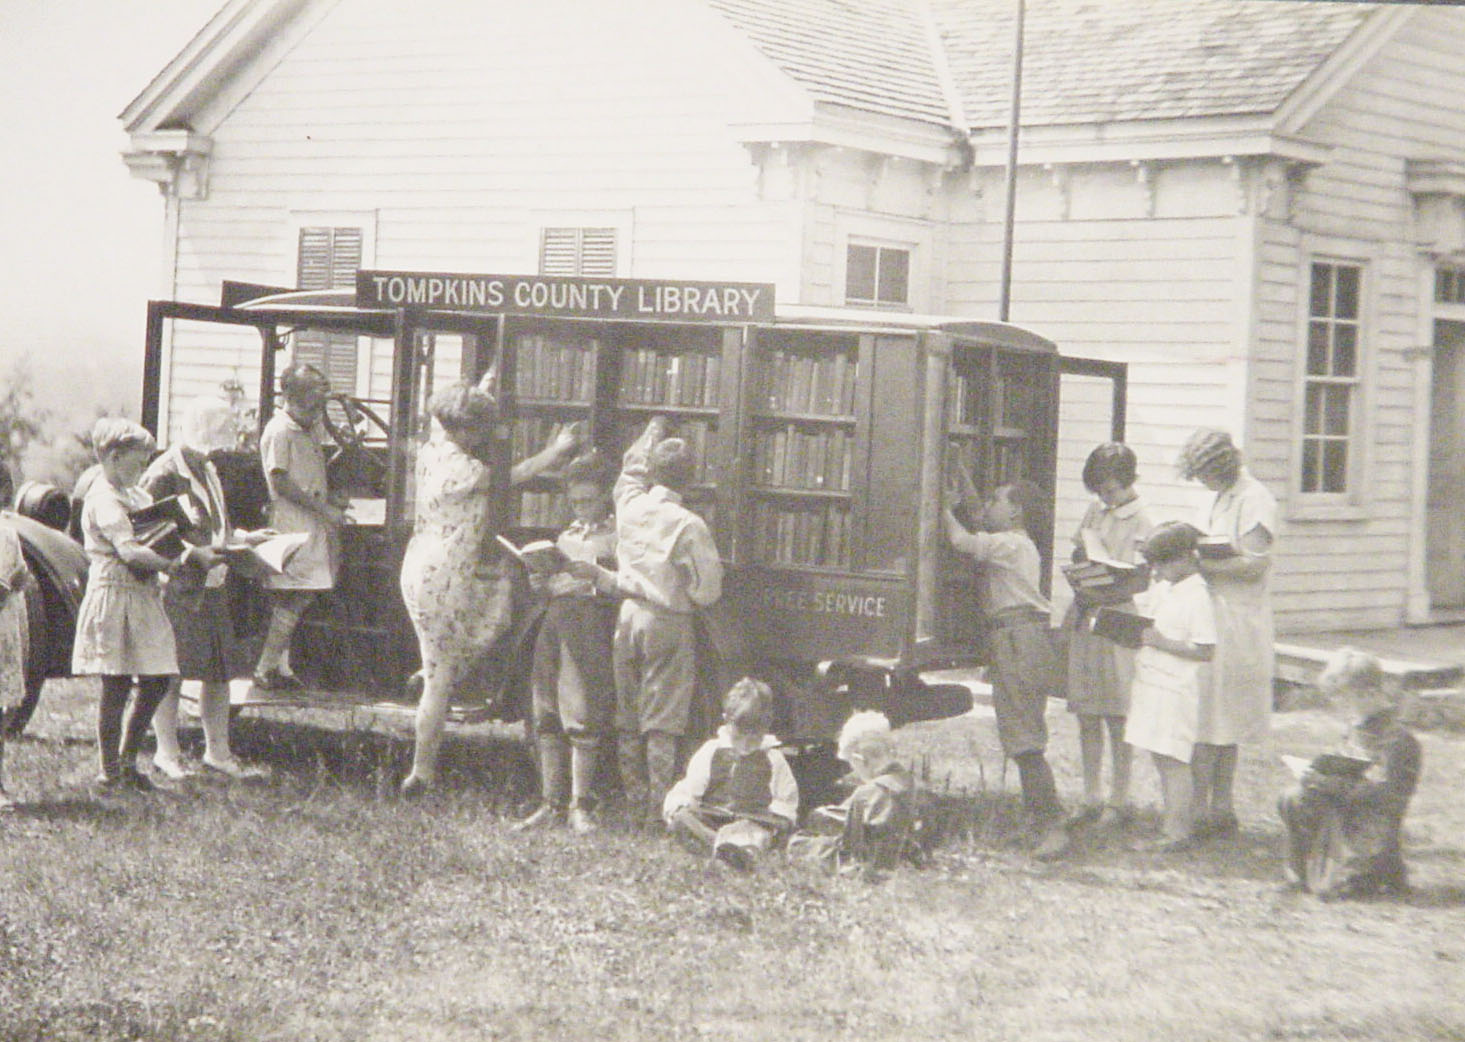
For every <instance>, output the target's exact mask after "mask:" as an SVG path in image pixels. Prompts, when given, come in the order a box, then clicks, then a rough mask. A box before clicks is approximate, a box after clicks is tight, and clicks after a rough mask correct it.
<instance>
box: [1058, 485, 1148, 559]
mask: <svg viewBox="0 0 1465 1042" xmlns="http://www.w3.org/2000/svg"><path fill="white" fill-rule="evenodd" d="M1154 527H1155V525H1154V522H1153V521H1151V520H1150V515H1149V512H1148V511H1147V510H1146V509H1145V505H1144V501H1143V500H1141V499H1140V498H1139V497H1138V496H1136V497H1135V498H1134V499H1131V500H1130V501H1129V502H1128V503H1120V504H1119V505H1118V506H1117V507H1111V506H1106V505H1105V503H1104V501H1103V500H1102V499H1098V498H1095V499H1094V500H1093V501H1092V502H1091V503H1089V507H1088V509H1087V510H1086V511H1084V515H1083V520H1082V521H1080V522H1079V523H1078V531H1076V532H1074V534H1073V542H1074V545H1075V546H1079V547H1082V546H1083V545H1084V544H1083V532H1084V531H1085V530H1086V529H1087V530H1090V531H1092V532H1093V533H1094V534H1095V535H1096V536H1098V537H1099V542H1100V544H1102V545H1103V547H1104V550H1105V551H1106V553H1107V555H1108V556H1109V558H1110V559H1112V560H1115V561H1118V562H1120V563H1121V564H1135V563H1137V562H1138V561H1139V559H1140V553H1139V551H1140V547H1141V546H1142V545H1143V544H1144V541H1145V537H1146V536H1148V535H1149V534H1150V529H1152V528H1154Z"/></svg>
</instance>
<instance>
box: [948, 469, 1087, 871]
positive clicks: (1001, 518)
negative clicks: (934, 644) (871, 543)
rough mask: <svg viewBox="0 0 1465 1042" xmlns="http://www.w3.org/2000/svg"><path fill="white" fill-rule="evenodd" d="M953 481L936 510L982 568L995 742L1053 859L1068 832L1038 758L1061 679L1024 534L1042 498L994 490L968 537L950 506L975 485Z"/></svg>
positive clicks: (1021, 485)
mask: <svg viewBox="0 0 1465 1042" xmlns="http://www.w3.org/2000/svg"><path fill="white" fill-rule="evenodd" d="M957 475H958V477H959V478H960V480H961V483H960V485H954V486H953V487H951V488H948V489H947V496H948V500H949V502H948V504H947V506H946V508H945V509H944V510H943V511H942V519H943V521H944V523H945V527H946V537H947V538H948V539H949V540H950V541H951V545H952V546H953V547H955V548H956V549H957V550H959V551H961V552H962V553H964V554H968V555H970V556H971V557H972V558H974V559H975V560H976V561H977V563H978V564H979V565H980V566H981V572H982V579H983V582H982V592H981V607H982V611H983V613H984V615H985V617H986V620H987V624H988V635H989V641H990V649H991V664H990V666H989V672H990V675H991V679H992V704H993V708H994V709H995V710H996V715H997V737H998V740H999V741H1000V742H1001V743H1002V751H1003V752H1004V753H1005V754H1006V755H1008V756H1010V757H1012V759H1013V760H1014V761H1016V763H1017V771H1018V779H1019V782H1020V784H1021V786H1022V800H1023V805H1024V807H1025V808H1026V810H1027V813H1028V816H1029V819H1030V822H1031V827H1032V830H1033V832H1034V833H1035V834H1036V836H1037V837H1038V842H1037V844H1036V846H1035V847H1034V849H1033V856H1034V857H1036V858H1038V859H1039V860H1042V861H1051V860H1054V859H1056V858H1059V857H1062V856H1063V854H1064V853H1065V852H1066V851H1067V850H1068V833H1067V832H1066V831H1065V830H1064V828H1063V805H1062V804H1061V803H1060V802H1059V800H1058V788H1057V786H1056V785H1055V784H1054V782H1053V770H1052V768H1051V767H1049V766H1048V760H1047V758H1046V757H1045V756H1044V750H1045V749H1046V748H1047V745H1048V727H1047V723H1046V722H1045V720H1044V718H1043V714H1044V712H1045V711H1046V709H1047V706H1048V698H1049V696H1051V695H1056V694H1058V692H1059V691H1061V690H1062V683H1063V681H1062V678H1061V677H1060V675H1059V670H1058V663H1057V658H1056V656H1055V655H1054V653H1053V643H1052V636H1051V634H1050V632H1049V626H1048V618H1049V615H1050V613H1051V610H1052V609H1051V606H1050V605H1049V603H1048V600H1047V598H1046V597H1044V596H1043V594H1042V592H1041V591H1040V590H1039V588H1038V575H1039V570H1040V567H1041V566H1040V559H1039V557H1038V548H1037V546H1036V544H1034V543H1033V540H1032V537H1031V536H1030V535H1029V534H1028V532H1027V524H1028V523H1029V522H1036V520H1037V519H1038V511H1039V509H1040V505H1041V503H1042V493H1041V492H1040V491H1039V489H1038V487H1037V486H1036V485H1034V484H1033V483H1032V482H1029V481H1017V482H1013V483H1012V484H1009V485H999V486H998V487H997V488H996V489H995V490H993V492H992V494H991V495H990V496H989V497H988V498H987V500H986V504H985V507H984V509H983V513H982V521H983V527H984V528H985V531H981V532H969V531H967V529H966V526H964V525H963V524H962V523H961V522H960V521H958V520H957V517H956V514H955V513H954V511H953V505H954V503H955V501H956V499H957V498H959V497H970V496H971V494H972V493H973V492H974V485H973V483H972V480H971V477H970V475H967V474H966V473H965V471H964V470H963V469H962V468H960V467H957Z"/></svg>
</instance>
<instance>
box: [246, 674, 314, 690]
mask: <svg viewBox="0 0 1465 1042" xmlns="http://www.w3.org/2000/svg"><path fill="white" fill-rule="evenodd" d="M253 680H254V686H255V687H257V688H259V689H260V690H261V691H299V690H300V689H301V688H303V687H304V686H305V685H304V684H302V683H301V682H300V678H299V677H297V676H296V675H295V674H294V673H286V672H285V671H284V670H281V669H270V670H266V671H265V672H263V673H256V674H255V675H254V677H253Z"/></svg>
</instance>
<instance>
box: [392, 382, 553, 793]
mask: <svg viewBox="0 0 1465 1042" xmlns="http://www.w3.org/2000/svg"><path fill="white" fill-rule="evenodd" d="M429 411H430V412H431V413H432V417H433V419H434V420H435V421H436V423H435V424H434V429H433V433H432V435H431V437H430V438H429V439H428V441H427V443H426V444H425V445H423V446H422V448H421V450H420V451H419V453H418V456H417V516H416V525H415V528H414V530H413V534H412V540H411V542H409V543H408V544H407V552H406V555H405V556H404V557H403V559H402V580H401V582H402V600H403V601H404V602H405V604H406V606H407V614H408V616H409V617H410V618H411V619H412V627H413V629H414V630H415V631H416V633H417V642H418V646H419V647H420V649H421V652H422V677H423V689H422V699H421V701H420V702H419V703H418V705H417V721H416V744H415V748H414V752H413V757H412V770H411V772H410V773H409V774H408V775H407V777H406V778H404V779H403V780H402V795H403V796H405V797H407V798H413V797H416V796H420V795H422V794H423V793H424V792H426V791H427V789H429V788H430V787H431V785H432V783H433V781H434V780H435V779H436V776H437V759H438V750H439V748H440V747H441V745H442V736H443V725H444V723H445V721H446V718H447V710H448V705H449V704H450V702H451V701H452V700H453V698H454V696H456V695H458V694H459V693H460V691H461V689H462V687H463V685H464V683H465V682H466V681H467V680H468V679H469V678H470V677H471V676H472V674H473V670H474V666H475V665H476V664H477V663H478V662H479V661H481V660H482V657H483V654H484V652H485V651H486V650H488V648H490V647H491V646H492V645H493V643H494V642H495V641H496V640H498V639H499V637H501V636H503V634H504V633H505V631H507V629H508V628H509V624H510V622H511V619H512V609H513V603H512V583H511V580H512V573H511V572H510V570H509V569H510V562H508V561H506V560H505V559H504V558H503V557H502V556H501V555H500V554H499V553H498V552H497V550H498V548H497V547H496V546H494V545H493V536H494V533H493V531H492V530H491V527H490V523H489V519H490V517H491V512H490V506H491V504H492V502H493V497H494V496H495V495H496V494H499V493H501V492H503V491H506V490H504V489H500V488H497V487H495V485H494V483H493V476H492V473H491V471H490V469H489V467H488V465H487V464H486V463H485V462H484V461H483V459H484V456H485V455H486V452H487V449H488V448H489V445H490V444H491V442H492V439H493V436H494V434H493V431H494V425H495V423H496V422H497V420H498V405H497V403H496V402H495V400H494V397H493V394H492V393H491V391H490V390H489V389H488V387H487V386H485V385H483V384H480V385H478V386H469V385H467V384H455V385H454V386H452V387H448V388H445V389H444V390H442V391H439V392H438V393H437V394H435V395H433V397H432V401H431V403H430V404H429ZM575 445H576V436H575V433H574V431H573V429H572V428H571V427H570V426H568V425H567V426H565V427H562V428H560V429H558V430H556V432H555V433H554V435H553V436H552V437H551V438H550V441H549V444H548V445H546V446H545V447H544V449H542V450H541V451H540V452H538V453H537V454H535V455H534V456H531V457H530V458H529V459H527V460H524V461H523V462H521V463H518V464H516V465H515V466H514V468H513V470H512V472H511V482H512V483H513V484H519V483H521V482H524V481H528V480H529V479H530V478H532V477H534V476H536V475H537V474H540V473H542V472H543V471H545V470H547V469H548V468H549V467H551V466H553V465H554V464H555V463H557V462H558V461H559V460H560V459H562V458H564V457H565V456H567V455H568V454H569V453H570V452H571V451H572V450H573V449H574V448H575Z"/></svg>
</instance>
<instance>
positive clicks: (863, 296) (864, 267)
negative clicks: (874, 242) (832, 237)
mask: <svg viewBox="0 0 1465 1042" xmlns="http://www.w3.org/2000/svg"><path fill="white" fill-rule="evenodd" d="M844 297H845V299H846V300H865V301H868V300H874V299H875V247H873V246H854V245H851V246H850V247H849V248H848V249H847V250H846V251H845V259H844Z"/></svg>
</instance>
